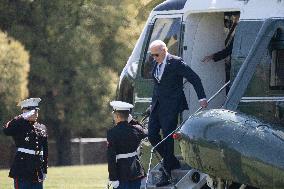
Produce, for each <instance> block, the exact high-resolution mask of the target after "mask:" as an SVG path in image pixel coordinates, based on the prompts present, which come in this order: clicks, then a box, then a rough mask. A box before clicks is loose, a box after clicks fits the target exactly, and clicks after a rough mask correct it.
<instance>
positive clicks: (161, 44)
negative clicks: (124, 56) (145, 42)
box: [149, 40, 168, 50]
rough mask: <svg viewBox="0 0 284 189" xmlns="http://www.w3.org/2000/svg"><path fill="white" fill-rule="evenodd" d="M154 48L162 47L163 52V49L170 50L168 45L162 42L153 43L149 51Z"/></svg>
mask: <svg viewBox="0 0 284 189" xmlns="http://www.w3.org/2000/svg"><path fill="white" fill-rule="evenodd" d="M153 47H160V48H161V50H162V49H165V50H168V48H167V45H166V43H164V42H163V41H162V40H155V41H152V43H151V44H150V46H149V49H151V48H153Z"/></svg>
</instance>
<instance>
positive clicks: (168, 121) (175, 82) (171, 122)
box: [148, 40, 208, 187]
mask: <svg viewBox="0 0 284 189" xmlns="http://www.w3.org/2000/svg"><path fill="white" fill-rule="evenodd" d="M150 51H151V55H152V57H153V58H154V63H155V66H154V68H153V71H152V76H153V81H154V89H153V96H152V102H151V114H150V118H149V128H148V130H149V136H148V138H149V141H150V143H151V144H152V146H155V145H157V144H158V143H159V142H160V141H161V140H162V138H161V136H160V130H162V134H163V137H166V136H168V135H169V134H170V133H171V132H173V131H174V130H175V129H176V127H177V121H178V114H179V113H181V112H182V111H183V110H185V109H188V105H187V101H186V98H185V94H184V91H183V78H186V79H187V81H188V82H190V83H191V84H192V85H193V87H194V89H195V91H196V93H197V96H198V99H199V103H200V106H201V107H203V108H205V107H207V104H208V103H207V100H206V95H205V92H204V88H203V86H202V83H201V79H200V78H199V76H198V75H197V74H196V73H195V72H194V71H193V70H192V69H191V68H190V67H189V66H188V65H187V64H186V63H185V62H184V61H183V60H182V58H180V57H177V56H174V55H171V54H169V53H168V52H167V47H166V44H165V43H164V42H163V41H161V40H156V41H153V42H152V43H151V44H150ZM157 151H158V153H159V154H160V155H161V156H162V158H163V166H164V168H165V170H166V171H167V173H168V175H171V170H173V169H178V168H180V163H179V161H178V160H177V158H176V157H175V156H174V140H173V138H172V137H169V138H168V139H166V140H165V142H164V143H161V144H160V145H159V146H158V147H157ZM162 173H163V174H162V177H161V180H160V181H159V182H158V183H157V184H156V186H157V187H160V186H164V185H168V184H170V182H169V178H167V174H166V173H164V172H162Z"/></svg>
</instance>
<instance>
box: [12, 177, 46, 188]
mask: <svg viewBox="0 0 284 189" xmlns="http://www.w3.org/2000/svg"><path fill="white" fill-rule="evenodd" d="M14 188H15V189H43V183H42V182H32V181H27V180H23V179H22V178H14Z"/></svg>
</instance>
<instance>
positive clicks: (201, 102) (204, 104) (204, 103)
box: [199, 98, 208, 108]
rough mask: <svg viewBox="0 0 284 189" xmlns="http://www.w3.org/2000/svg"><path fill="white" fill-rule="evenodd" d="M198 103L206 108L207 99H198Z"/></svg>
mask: <svg viewBox="0 0 284 189" xmlns="http://www.w3.org/2000/svg"><path fill="white" fill-rule="evenodd" d="M199 104H200V106H201V107H202V108H207V106H208V102H207V100H206V99H205V98H204V99H201V100H199Z"/></svg>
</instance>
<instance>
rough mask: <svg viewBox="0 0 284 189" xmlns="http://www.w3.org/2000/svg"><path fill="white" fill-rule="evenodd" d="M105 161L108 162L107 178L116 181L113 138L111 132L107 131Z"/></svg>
mask: <svg viewBox="0 0 284 189" xmlns="http://www.w3.org/2000/svg"><path fill="white" fill-rule="evenodd" d="M107 143H108V144H107V162H108V173H109V180H110V181H116V180H118V175H117V166H116V149H115V142H114V138H113V136H112V135H111V132H109V131H108V132H107Z"/></svg>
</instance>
